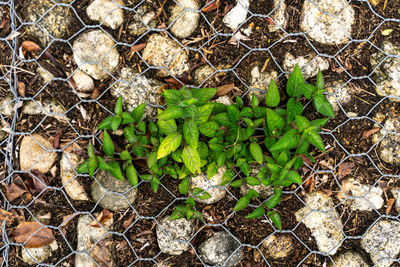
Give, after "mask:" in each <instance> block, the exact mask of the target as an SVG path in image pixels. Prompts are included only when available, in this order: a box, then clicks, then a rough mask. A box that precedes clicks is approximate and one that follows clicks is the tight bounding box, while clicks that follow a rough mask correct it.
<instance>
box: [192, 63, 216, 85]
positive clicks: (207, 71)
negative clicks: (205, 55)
mask: <svg viewBox="0 0 400 267" xmlns="http://www.w3.org/2000/svg"><path fill="white" fill-rule="evenodd" d="M213 73H214V69H213V68H212V67H211V66H210V65H203V66H201V67H198V68H197V69H195V71H194V74H193V80H194V82H195V83H196V84H197V85H200V84H202V83H203V82H204V81H205V80H206V79H209V78H210V77H211V75H213Z"/></svg>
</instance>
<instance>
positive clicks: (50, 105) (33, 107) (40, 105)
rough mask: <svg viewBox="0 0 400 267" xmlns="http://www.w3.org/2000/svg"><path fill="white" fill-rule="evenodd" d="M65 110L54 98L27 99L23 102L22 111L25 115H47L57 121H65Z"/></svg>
mask: <svg viewBox="0 0 400 267" xmlns="http://www.w3.org/2000/svg"><path fill="white" fill-rule="evenodd" d="M65 112H66V110H65V108H64V107H63V106H61V104H59V103H58V102H57V101H55V100H43V101H41V102H40V101H33V100H31V101H27V102H25V103H24V107H23V108H22V113H24V114H27V115H47V116H49V117H52V118H55V119H57V120H59V121H63V122H65V121H67V116H65V115H63V114H65Z"/></svg>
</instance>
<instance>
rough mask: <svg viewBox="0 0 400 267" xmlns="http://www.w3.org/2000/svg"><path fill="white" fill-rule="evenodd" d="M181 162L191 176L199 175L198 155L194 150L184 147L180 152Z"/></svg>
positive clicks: (199, 163)
mask: <svg viewBox="0 0 400 267" xmlns="http://www.w3.org/2000/svg"><path fill="white" fill-rule="evenodd" d="M181 158H182V161H183V163H184V164H185V166H186V168H188V170H189V171H190V172H191V173H193V174H196V173H198V174H200V173H201V171H200V165H201V161H200V155H199V153H197V151H196V149H194V148H192V147H190V146H185V148H184V149H183V151H182V155H181Z"/></svg>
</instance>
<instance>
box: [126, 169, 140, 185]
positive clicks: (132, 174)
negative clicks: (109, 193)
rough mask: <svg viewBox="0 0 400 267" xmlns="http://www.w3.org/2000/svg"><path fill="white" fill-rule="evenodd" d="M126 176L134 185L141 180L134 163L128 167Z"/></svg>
mask: <svg viewBox="0 0 400 267" xmlns="http://www.w3.org/2000/svg"><path fill="white" fill-rule="evenodd" d="M126 178H127V179H128V181H129V183H130V184H131V185H132V186H135V185H137V184H138V182H139V180H138V175H137V172H136V169H135V167H133V165H132V164H128V167H127V168H126Z"/></svg>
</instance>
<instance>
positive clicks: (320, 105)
mask: <svg viewBox="0 0 400 267" xmlns="http://www.w3.org/2000/svg"><path fill="white" fill-rule="evenodd" d="M313 104H314V107H315V109H316V110H317V111H318V112H319V113H321V114H322V115H325V116H328V117H331V118H333V117H335V113H334V112H333V108H332V105H331V103H329V102H328V100H326V99H325V96H324V95H323V94H322V93H316V94H314V100H313Z"/></svg>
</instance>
